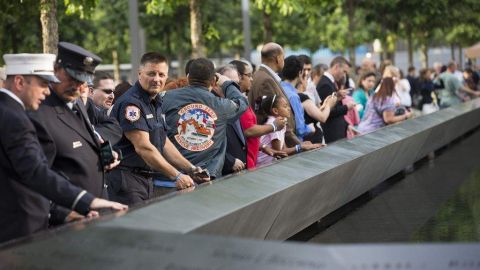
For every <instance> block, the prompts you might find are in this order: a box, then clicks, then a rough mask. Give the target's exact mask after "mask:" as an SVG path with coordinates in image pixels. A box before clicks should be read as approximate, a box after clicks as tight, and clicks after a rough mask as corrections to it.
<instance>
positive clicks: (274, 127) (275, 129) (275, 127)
mask: <svg viewBox="0 0 480 270" xmlns="http://www.w3.org/2000/svg"><path fill="white" fill-rule="evenodd" d="M270 125H271V126H272V128H273V132H275V131H277V126H275V124H274V123H270Z"/></svg>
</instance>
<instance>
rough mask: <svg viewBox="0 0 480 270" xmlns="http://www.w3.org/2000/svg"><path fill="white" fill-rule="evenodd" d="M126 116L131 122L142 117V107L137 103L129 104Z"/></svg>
mask: <svg viewBox="0 0 480 270" xmlns="http://www.w3.org/2000/svg"><path fill="white" fill-rule="evenodd" d="M125 118H126V119H127V120H128V121H130V122H135V121H137V120H138V119H140V109H139V108H138V107H137V106H135V105H128V106H127V107H126V108H125Z"/></svg>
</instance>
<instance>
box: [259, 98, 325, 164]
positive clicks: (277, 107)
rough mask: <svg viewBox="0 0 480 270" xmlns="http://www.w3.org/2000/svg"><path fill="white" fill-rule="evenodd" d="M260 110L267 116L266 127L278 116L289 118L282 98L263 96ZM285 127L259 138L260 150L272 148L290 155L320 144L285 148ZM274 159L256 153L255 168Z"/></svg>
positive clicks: (287, 107) (305, 143)
mask: <svg viewBox="0 0 480 270" xmlns="http://www.w3.org/2000/svg"><path fill="white" fill-rule="evenodd" d="M260 104H261V105H260V109H262V110H263V111H265V112H266V113H267V114H268V119H267V121H266V122H265V124H266V125H273V126H274V124H273V122H274V121H275V119H276V118H277V117H279V116H281V117H283V118H285V119H286V118H288V117H290V105H289V104H288V102H287V100H286V99H285V98H284V97H281V96H278V95H273V96H263V97H262V101H261V103H260ZM286 129H287V128H286V127H284V128H283V129H281V130H277V129H276V127H274V132H272V133H269V134H266V135H263V136H262V137H261V138H260V145H261V148H262V149H264V148H268V147H270V148H272V149H274V150H276V151H282V150H283V151H285V152H286V153H287V155H292V154H295V153H299V152H301V151H303V150H310V149H314V148H318V147H320V146H321V144H312V143H311V142H303V143H302V144H298V145H296V146H295V147H290V148H288V147H286V146H285V131H286ZM274 160H275V158H274V157H272V156H269V155H267V154H265V153H264V152H262V151H260V152H259V153H258V158H257V166H262V165H266V164H270V163H272V161H274Z"/></svg>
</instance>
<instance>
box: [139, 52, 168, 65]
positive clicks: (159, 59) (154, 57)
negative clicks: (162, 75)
mask: <svg viewBox="0 0 480 270" xmlns="http://www.w3.org/2000/svg"><path fill="white" fill-rule="evenodd" d="M147 63H154V64H159V63H166V64H168V60H167V58H166V57H165V56H163V55H162V54H160V53H158V52H147V53H145V54H144V55H143V56H142V58H141V59H140V65H142V66H144V65H145V64H147Z"/></svg>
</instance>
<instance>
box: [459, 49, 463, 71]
mask: <svg viewBox="0 0 480 270" xmlns="http://www.w3.org/2000/svg"><path fill="white" fill-rule="evenodd" d="M462 66H463V52H462V45H460V44H459V45H458V68H459V69H462V70H463V68H462Z"/></svg>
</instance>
